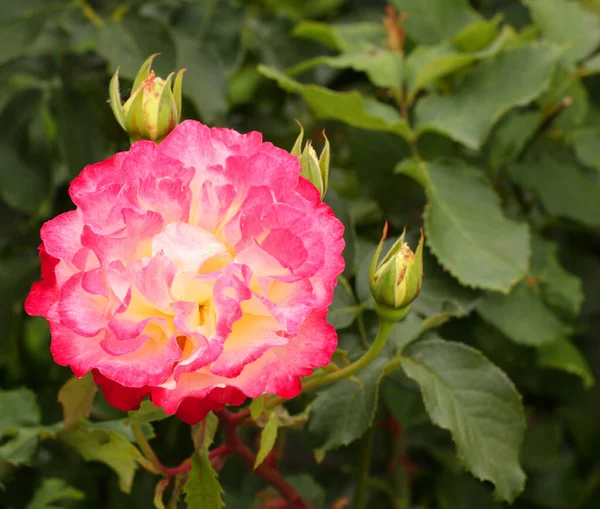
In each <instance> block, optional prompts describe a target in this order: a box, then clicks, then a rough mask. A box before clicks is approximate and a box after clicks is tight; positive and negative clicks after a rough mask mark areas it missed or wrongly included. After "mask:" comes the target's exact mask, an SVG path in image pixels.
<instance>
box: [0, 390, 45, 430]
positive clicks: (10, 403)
mask: <svg viewBox="0 0 600 509" xmlns="http://www.w3.org/2000/svg"><path fill="white" fill-rule="evenodd" d="M40 421H41V415H40V409H39V407H38V404H37V400H36V397H35V394H34V393H33V391H30V390H29V389H15V390H12V391H0V437H3V436H5V435H6V434H7V433H9V432H10V431H11V430H16V429H18V428H24V427H30V426H37V425H39V424H40Z"/></svg>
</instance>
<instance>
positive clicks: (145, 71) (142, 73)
mask: <svg viewBox="0 0 600 509" xmlns="http://www.w3.org/2000/svg"><path fill="white" fill-rule="evenodd" d="M158 55H160V53H154V55H150V56H149V57H148V58H147V59H146V61H145V62H144V63H143V64H142V66H141V67H140V70H139V71H138V73H137V74H136V76H135V80H134V82H133V88H132V90H133V92H134V93H135V91H136V90H137V89H138V88H139V87H140V86H141V84H142V83H143V82H144V80H145V79H146V78H147V77H148V76H149V75H150V68H151V67H152V61H153V60H154V59H155V58H156V57H157V56H158Z"/></svg>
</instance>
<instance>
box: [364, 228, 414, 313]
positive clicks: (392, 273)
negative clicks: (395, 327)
mask: <svg viewBox="0 0 600 509" xmlns="http://www.w3.org/2000/svg"><path fill="white" fill-rule="evenodd" d="M405 233H406V230H405V231H404V232H403V233H402V235H401V236H400V238H399V239H398V241H397V242H396V243H395V244H394V245H393V246H392V248H391V249H390V250H389V252H388V253H387V254H386V255H385V257H384V258H383V260H382V261H381V263H379V256H380V255H381V250H382V248H383V241H384V239H385V237H386V234H387V225H386V227H385V229H384V233H383V237H382V239H381V242H380V243H379V246H378V247H377V251H376V252H375V256H374V257H373V261H372V262H371V270H370V273H369V285H370V287H371V293H372V294H373V298H374V299H375V303H376V304H377V306H376V309H377V312H378V313H379V314H383V315H384V316H385V317H386V318H388V319H391V320H394V321H399V320H401V319H402V318H404V315H406V313H407V312H408V307H409V305H410V303H411V302H412V301H413V300H415V299H416V298H417V296H418V295H419V292H420V291H421V281H422V278H423V240H424V239H423V232H421V239H420V240H419V244H418V246H417V250H416V252H413V251H412V249H411V248H410V247H409V246H408V244H407V243H406V242H404V235H405Z"/></svg>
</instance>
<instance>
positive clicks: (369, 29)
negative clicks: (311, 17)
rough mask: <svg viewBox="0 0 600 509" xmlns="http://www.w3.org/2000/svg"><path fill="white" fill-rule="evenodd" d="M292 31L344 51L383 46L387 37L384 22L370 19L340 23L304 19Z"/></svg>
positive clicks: (296, 34) (299, 35) (298, 35)
mask: <svg viewBox="0 0 600 509" xmlns="http://www.w3.org/2000/svg"><path fill="white" fill-rule="evenodd" d="M292 33H293V34H294V35H295V36H296V37H302V38H304V39H311V40H313V41H317V42H320V43H321V44H324V45H325V46H329V47H330V48H333V49H337V50H339V51H343V52H356V51H361V50H363V49H365V48H366V47H369V46H383V43H384V41H385V38H386V31H385V28H384V26H383V24H382V23H372V22H368V21H365V22H360V23H348V24H338V25H328V24H327V23H320V22H318V21H303V22H301V23H299V24H298V25H297V26H296V28H294V31H293V32H292Z"/></svg>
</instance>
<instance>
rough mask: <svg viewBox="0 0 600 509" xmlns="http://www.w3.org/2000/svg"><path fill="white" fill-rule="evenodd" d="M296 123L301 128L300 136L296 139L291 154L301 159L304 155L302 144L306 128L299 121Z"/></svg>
mask: <svg viewBox="0 0 600 509" xmlns="http://www.w3.org/2000/svg"><path fill="white" fill-rule="evenodd" d="M296 123H297V124H298V125H299V126H300V134H299V135H298V138H296V143H294V146H293V147H292V151H291V152H290V153H291V154H292V155H293V156H296V157H298V158H300V156H301V155H302V142H303V141H304V127H302V124H301V123H300V122H299V121H298V120H296Z"/></svg>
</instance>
